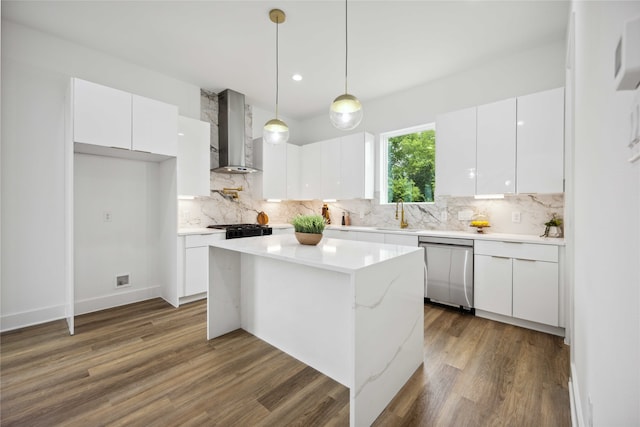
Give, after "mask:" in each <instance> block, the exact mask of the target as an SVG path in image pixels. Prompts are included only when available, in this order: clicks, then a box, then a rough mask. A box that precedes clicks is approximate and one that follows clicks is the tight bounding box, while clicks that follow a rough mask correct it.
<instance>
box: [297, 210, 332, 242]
mask: <svg viewBox="0 0 640 427" xmlns="http://www.w3.org/2000/svg"><path fill="white" fill-rule="evenodd" d="M291 224H293V229H294V230H295V234H296V239H298V242H300V243H301V244H303V245H317V244H318V243H319V242H320V240H322V232H323V231H324V218H323V217H322V216H321V215H298V216H296V217H295V218H293V220H292V221H291Z"/></svg>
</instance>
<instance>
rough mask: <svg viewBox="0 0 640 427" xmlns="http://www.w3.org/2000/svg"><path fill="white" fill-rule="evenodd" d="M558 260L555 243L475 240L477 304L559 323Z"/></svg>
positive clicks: (520, 317)
mask: <svg viewBox="0 0 640 427" xmlns="http://www.w3.org/2000/svg"><path fill="white" fill-rule="evenodd" d="M558 260H559V257H558V247H557V246H555V245H540V244H528V243H527V244H525V243H510V242H494V241H483V240H476V242H475V256H474V263H475V265H474V278H475V280H474V288H475V304H474V305H475V307H476V308H477V309H478V310H485V311H488V312H492V313H497V314H501V315H504V316H510V317H514V318H517V319H523V320H528V321H531V322H537V323H541V324H545V325H549V326H554V327H557V326H559V299H560V282H559V270H558Z"/></svg>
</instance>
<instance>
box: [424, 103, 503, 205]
mask: <svg viewBox="0 0 640 427" xmlns="http://www.w3.org/2000/svg"><path fill="white" fill-rule="evenodd" d="M477 120H478V122H477V126H478V130H477V143H476V150H477V152H476V169H477V170H476V172H477V178H476V194H505V193H514V192H515V191H516V100H515V98H510V99H506V100H504V101H499V102H494V103H493V104H487V105H481V106H479V107H478V119H477ZM436 145H437V144H436Z"/></svg>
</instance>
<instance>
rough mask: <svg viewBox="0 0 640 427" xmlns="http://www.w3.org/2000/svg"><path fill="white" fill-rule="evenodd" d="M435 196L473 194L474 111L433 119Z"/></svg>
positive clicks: (468, 110) (466, 110) (465, 110)
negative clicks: (434, 126) (434, 125)
mask: <svg viewBox="0 0 640 427" xmlns="http://www.w3.org/2000/svg"><path fill="white" fill-rule="evenodd" d="M435 194H436V196H443V195H445V196H462V197H467V196H474V195H475V194H476V107H472V108H466V109H464V110H459V111H452V112H450V113H445V114H440V115H439V116H437V117H436V189H435Z"/></svg>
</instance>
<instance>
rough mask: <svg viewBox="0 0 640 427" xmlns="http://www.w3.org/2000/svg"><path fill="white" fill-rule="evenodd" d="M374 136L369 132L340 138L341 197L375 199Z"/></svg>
mask: <svg viewBox="0 0 640 427" xmlns="http://www.w3.org/2000/svg"><path fill="white" fill-rule="evenodd" d="M373 142H374V138H373V135H372V134H370V133H367V132H359V133H355V134H352V135H345V136H343V137H342V138H340V159H341V162H340V187H341V188H340V196H339V197H338V198H339V199H342V200H346V199H373V190H374V182H373V181H374V173H375V172H374V147H373Z"/></svg>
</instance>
